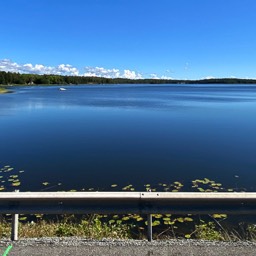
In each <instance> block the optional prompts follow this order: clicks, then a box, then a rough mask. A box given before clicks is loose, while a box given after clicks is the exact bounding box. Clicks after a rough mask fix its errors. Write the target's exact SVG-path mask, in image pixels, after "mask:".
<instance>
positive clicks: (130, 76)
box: [123, 69, 142, 79]
mask: <svg viewBox="0 0 256 256" xmlns="http://www.w3.org/2000/svg"><path fill="white" fill-rule="evenodd" d="M123 78H128V79H142V75H141V74H139V73H136V72H135V71H131V70H128V69H125V70H124V73H123Z"/></svg>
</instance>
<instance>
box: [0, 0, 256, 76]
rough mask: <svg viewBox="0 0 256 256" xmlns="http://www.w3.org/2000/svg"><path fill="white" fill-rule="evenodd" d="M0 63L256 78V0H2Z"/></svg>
mask: <svg viewBox="0 0 256 256" xmlns="http://www.w3.org/2000/svg"><path fill="white" fill-rule="evenodd" d="M0 8H1V15H0V70H6V71H16V72H21V73H40V74H42V73H56V74H75V75H77V74H78V75H98V76H107V77H130V78H140V77H143V78H148V77H153V78H154V77H155V78H156V77H158V78H161V77H169V78H174V79H200V78H205V77H241V78H255V77H256V15H255V13H256V1H255V0H154V1H153V0H61V1H58V0H2V1H1V4H0Z"/></svg>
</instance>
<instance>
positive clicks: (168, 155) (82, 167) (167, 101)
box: [0, 85, 256, 191]
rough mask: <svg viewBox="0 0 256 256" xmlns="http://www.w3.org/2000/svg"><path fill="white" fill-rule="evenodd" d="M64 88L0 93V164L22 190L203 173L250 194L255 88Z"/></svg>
mask: <svg viewBox="0 0 256 256" xmlns="http://www.w3.org/2000/svg"><path fill="white" fill-rule="evenodd" d="M66 88H67V90H66V91H60V90H59V87H57V86H52V87H47V86H45V87H43V86H41V87H38V86H32V87H31V86H29V87H21V88H13V91H14V92H13V93H11V94H4V95H0V131H1V132H0V166H4V165H11V166H12V167H14V168H15V169H17V170H25V172H24V174H23V176H22V183H23V189H24V190H40V188H42V185H40V184H41V183H42V182H43V181H48V182H50V183H51V184H56V183H58V182H61V183H62V184H63V185H62V186H61V189H72V188H74V189H81V188H85V189H88V188H90V187H94V188H99V189H103V188H104V189H108V188H110V185H111V184H113V183H117V184H118V185H120V188H121V187H122V186H125V185H128V184H133V185H135V186H136V187H137V188H141V187H142V185H143V184H147V183H151V184H157V183H159V182H164V183H171V182H173V181H176V180H179V181H181V182H183V183H188V182H189V181H191V180H192V179H195V178H199V179H200V178H204V177H207V178H210V179H214V180H217V181H219V182H222V183H223V184H224V185H225V186H232V187H235V186H238V187H246V188H247V189H248V190H254V191H256V86H246V85H240V86H237V85H236V86H224V85H216V86H206V85H205V86H198V85H191V86H183V85H178V86H174V85H164V86H163V85H156V86H152V85H119V86H100V85H98V86H82V85H81V86H68V87H66ZM235 176H239V177H235ZM58 189H60V188H58Z"/></svg>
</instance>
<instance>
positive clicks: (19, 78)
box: [0, 71, 256, 85]
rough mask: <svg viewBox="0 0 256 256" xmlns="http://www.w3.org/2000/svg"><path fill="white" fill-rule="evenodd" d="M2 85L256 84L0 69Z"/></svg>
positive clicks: (232, 80) (233, 79) (252, 80)
mask: <svg viewBox="0 0 256 256" xmlns="http://www.w3.org/2000/svg"><path fill="white" fill-rule="evenodd" d="M0 84H2V85H51V84H256V80H254V79H239V78H218V79H217V78H213V79H202V80H174V79H127V78H106V77H86V76H63V75H38V74H20V73H13V72H5V71H0Z"/></svg>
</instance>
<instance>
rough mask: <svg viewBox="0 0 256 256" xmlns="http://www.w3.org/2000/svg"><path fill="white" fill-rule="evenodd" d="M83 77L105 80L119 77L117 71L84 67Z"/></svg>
mask: <svg viewBox="0 0 256 256" xmlns="http://www.w3.org/2000/svg"><path fill="white" fill-rule="evenodd" d="M84 76H97V77H106V78H117V77H120V71H119V69H115V68H113V69H106V68H102V67H86V68H85V73H84Z"/></svg>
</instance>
